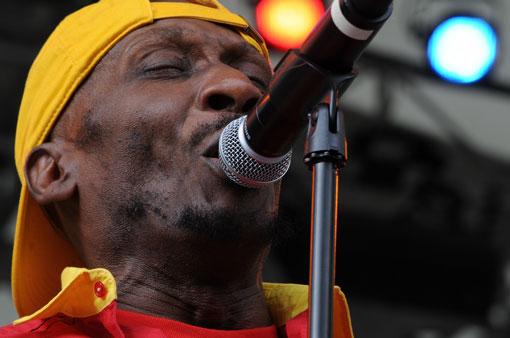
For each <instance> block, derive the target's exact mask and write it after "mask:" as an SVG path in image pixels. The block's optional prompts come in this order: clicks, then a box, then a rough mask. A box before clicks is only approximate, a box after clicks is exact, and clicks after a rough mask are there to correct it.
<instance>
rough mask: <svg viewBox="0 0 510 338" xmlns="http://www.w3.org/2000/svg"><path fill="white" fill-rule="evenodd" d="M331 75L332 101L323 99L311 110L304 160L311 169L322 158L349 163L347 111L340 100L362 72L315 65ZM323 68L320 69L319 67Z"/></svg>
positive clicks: (327, 75) (327, 74)
mask: <svg viewBox="0 0 510 338" xmlns="http://www.w3.org/2000/svg"><path fill="white" fill-rule="evenodd" d="M314 68H316V70H318V71H320V72H321V73H322V74H323V76H325V77H327V78H328V79H329V83H330V94H329V103H326V102H322V103H319V104H318V105H316V106H315V107H314V108H313V109H312V111H311V112H310V113H308V115H307V118H308V129H307V133H306V143H305V157H304V162H305V164H306V165H307V166H308V169H310V170H312V168H313V166H314V165H316V164H317V163H319V162H330V163H333V165H334V166H335V168H336V169H338V168H343V167H345V166H346V165H347V139H346V136H345V127H344V115H343V111H342V110H341V109H340V107H339V106H338V100H339V98H340V97H341V96H342V94H343V93H344V92H345V91H346V89H347V88H348V87H349V86H350V84H351V82H352V81H353V80H354V78H355V77H356V76H357V75H358V71H357V69H356V68H352V69H351V71H350V72H348V73H345V74H331V73H330V72H327V71H325V70H322V69H320V67H317V65H314ZM317 68H319V69H317Z"/></svg>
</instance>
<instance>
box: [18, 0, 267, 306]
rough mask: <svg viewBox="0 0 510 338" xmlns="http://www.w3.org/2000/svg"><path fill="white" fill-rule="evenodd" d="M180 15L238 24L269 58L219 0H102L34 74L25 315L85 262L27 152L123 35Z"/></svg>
mask: <svg viewBox="0 0 510 338" xmlns="http://www.w3.org/2000/svg"><path fill="white" fill-rule="evenodd" d="M172 17H181V18H193V19H200V20H206V21H212V22H216V23H221V24H225V25H230V26H233V27H235V28H236V29H237V31H238V32H239V34H240V35H241V36H242V37H243V38H244V39H245V40H246V41H247V42H248V43H250V44H251V45H253V46H254V47H255V48H257V50H258V51H259V52H260V53H261V54H262V55H264V56H265V57H266V58H267V59H268V52H267V48H266V46H265V44H264V42H263V40H262V38H260V36H259V35H258V34H257V33H256V32H255V31H254V30H253V29H251V27H250V26H249V25H248V23H247V22H246V21H245V20H244V19H243V18H242V17H240V16H238V15H235V14H232V13H231V12H229V11H228V10H227V9H226V8H225V7H223V6H222V5H221V4H220V3H218V2H217V1H216V0H189V3H165V2H154V3H151V2H149V0H101V1H99V2H98V3H95V4H93V5H90V6H87V7H84V8H82V9H81V10H79V11H77V12H75V13H73V14H71V15H69V16H68V17H66V18H65V19H64V20H63V21H62V22H61V23H60V24H59V25H58V27H57V28H56V29H55V31H54V32H53V33H52V34H51V36H50V37H49V38H48V40H47V41H46V43H45V44H44V46H43V48H42V49H41V51H40V52H39V55H38V56H37V58H36V59H35V61H34V63H33V65H32V68H31V69H30V72H29V74H28V79H27V82H26V85H25V92H24V94H23V100H22V102H21V107H20V112H19V117H18V125H17V130H16V147H15V160H16V168H17V170H18V174H19V177H20V179H21V183H22V187H21V196H20V202H19V209H18V219H17V224H16V235H15V241H14V252H13V263H12V294H13V299H14V305H15V306H16V309H17V311H18V314H19V315H20V316H26V315H29V314H31V313H33V312H35V311H37V310H38V309H39V308H40V307H42V306H44V305H45V304H46V303H47V302H48V301H49V300H51V299H52V298H53V297H54V296H55V295H56V294H57V293H58V292H59V290H60V273H61V272H62V270H63V269H64V268H65V267H67V266H78V267H79V266H83V264H82V263H81V261H80V258H79V257H78V255H77V253H76V251H75V250H74V249H73V248H72V246H71V245H70V244H69V242H68V241H67V240H66V239H65V237H64V236H63V235H62V234H59V233H57V232H56V231H55V230H54V229H53V227H52V226H51V225H50V223H49V221H48V220H47V218H46V215H45V213H44V212H43V210H42V208H41V207H40V206H39V204H38V203H37V202H36V201H35V200H34V199H33V198H32V197H31V195H30V193H29V192H28V189H27V186H26V182H25V177H24V173H23V171H24V164H25V160H26V157H27V155H28V154H29V153H30V151H31V150H32V149H33V148H34V147H36V146H38V145H40V144H41V143H43V142H44V140H45V139H46V138H47V137H48V135H49V133H50V131H51V129H52V128H53V125H54V124H55V122H56V120H57V119H58V116H59V115H60V113H61V112H62V110H63V109H64V107H65V106H66V104H67V103H68V101H69V99H70V98H71V96H72V95H73V93H74V92H75V91H76V89H77V88H78V86H79V85H80V83H81V82H82V81H83V80H84V79H85V78H86V77H87V76H88V75H89V74H90V72H91V71H92V70H93V69H94V67H95V65H96V64H97V63H98V62H99V60H101V58H102V57H103V56H104V55H105V54H106V53H107V52H108V51H109V50H110V49H111V48H112V47H113V46H114V45H115V44H116V43H117V42H118V41H119V40H120V39H122V38H123V37H124V36H126V35H127V34H129V33H130V32H131V31H133V30H135V29H137V28H139V27H141V26H144V25H147V24H150V23H152V22H153V21H154V20H157V19H163V18H172ZM268 60H269V59H268Z"/></svg>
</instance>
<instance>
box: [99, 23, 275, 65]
mask: <svg viewBox="0 0 510 338" xmlns="http://www.w3.org/2000/svg"><path fill="white" fill-rule="evenodd" d="M165 45H170V46H174V47H178V48H179V49H181V50H183V51H188V50H189V51H191V50H198V49H202V50H204V51H206V50H210V51H213V52H214V51H218V52H221V51H223V50H235V51H236V52H237V53H242V54H248V55H250V56H252V57H253V58H258V59H260V60H263V61H265V62H266V63H267V61H266V60H265V58H264V57H263V56H262V55H261V54H260V53H259V52H258V51H257V49H255V48H254V47H253V46H252V45H250V44H249V43H247V42H246V41H245V40H244V39H243V38H242V37H241V36H240V35H239V34H238V33H237V32H235V31H234V29H233V28H231V27H230V26H223V25H220V24H215V23H212V22H208V21H202V20H197V19H180V18H169V19H161V20H157V21H155V22H154V23H152V24H150V25H147V26H144V27H141V28H139V29H137V30H135V31H133V32H131V33H130V34H128V35H127V36H126V37H124V38H123V39H122V40H121V41H120V42H119V43H117V45H116V46H114V48H112V50H111V51H110V52H111V53H108V54H114V55H118V54H121V53H126V52H127V53H129V52H132V51H134V50H137V49H139V48H141V49H142V50H143V49H145V48H150V47H155V46H165Z"/></svg>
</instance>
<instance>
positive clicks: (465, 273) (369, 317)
mask: <svg viewBox="0 0 510 338" xmlns="http://www.w3.org/2000/svg"><path fill="white" fill-rule="evenodd" d="M240 2H241V1H240ZM415 2H416V6H419V5H420V4H421V3H422V2H420V1H415ZM436 2H439V1H436ZM88 3H90V1H85V0H73V1H65V2H62V1H56V0H55V1H29V0H23V1H21V0H20V1H17V2H10V3H5V4H3V5H2V11H1V13H0V18H1V20H0V48H1V53H0V60H1V62H0V68H1V74H2V76H1V77H0V99H1V102H2V110H3V111H2V120H1V123H0V201H1V202H2V203H0V235H1V236H0V267H1V269H0V286H2V287H3V289H2V290H3V291H2V292H3V294H2V295H3V296H2V297H3V298H0V324H7V323H8V322H9V321H11V320H13V319H14V318H15V315H14V314H13V312H12V311H13V310H12V307H11V306H10V305H9V304H8V303H9V302H10V300H9V299H8V298H6V297H7V296H5V295H8V293H9V290H8V286H9V282H10V259H11V250H12V236H13V235H12V234H13V225H14V222H15V212H16V206H17V198H18V194H19V183H18V178H17V174H16V171H15V167H14V161H13V158H14V155H13V149H14V132H15V125H16V116H17V110H18V107H19V103H20V101H21V96H22V91H23V86H24V81H25V79H26V75H27V73H28V69H29V66H30V64H31V62H32V61H33V59H34V57H35V55H36V53H37V51H38V50H39V48H40V47H41V46H42V43H43V42H44V40H45V38H46V37H47V36H48V35H49V34H50V33H51V31H52V30H53V28H54V27H55V25H56V24H57V23H58V21H59V20H61V19H62V18H63V17H64V16H65V15H66V14H68V13H70V12H72V11H73V10H75V9H77V8H79V7H82V6H83V5H86V4H88ZM224 3H225V4H226V5H227V7H231V6H228V2H227V1H225V2H224ZM255 3H256V1H244V6H245V7H249V6H250V5H253V4H255ZM491 3H492V2H491ZM493 3H496V2H495V1H494V2H493ZM328 4H329V2H328ZM328 4H327V5H328ZM397 4H398V3H397ZM238 6H240V5H238ZM409 6H410V5H409V4H408V7H409ZM507 8H508V7H507ZM234 10H235V9H234ZM398 14H399V13H397V12H395V13H394V15H398ZM507 14H509V13H507ZM246 17H247V18H250V15H249V14H247V15H246ZM416 24H417V23H416V22H414V24H413V25H414V26H413V27H410V28H409V29H410V30H411V29H414V30H416V31H417V32H418V33H420V30H419V29H418V28H416ZM504 32H505V31H503V32H501V33H504ZM415 33H416V32H415ZM421 33H422V34H424V32H423V31H421ZM376 39H377V38H376ZM507 41H508V39H507ZM279 55H280V54H279V53H278V52H275V53H274V54H273V56H274V58H275V60H277V58H278V56H279ZM500 56H501V57H503V56H504V55H500ZM411 61H413V60H411ZM411 61H410V60H409V59H406V58H403V57H392V56H388V54H385V53H381V52H380V50H378V49H370V50H368V51H367V52H366V53H365V55H364V56H363V57H362V58H361V60H360V61H359V63H358V66H359V68H360V70H361V74H362V75H360V77H362V76H364V74H365V73H366V74H368V75H367V78H366V79H368V80H365V81H371V82H373V83H375V84H376V90H375V97H376V98H375V101H376V102H377V104H376V105H375V108H373V109H367V108H366V107H365V106H363V105H362V104H357V102H356V99H350V100H348V99H347V98H346V103H345V105H344V111H345V124H346V128H347V136H348V141H349V163H348V166H347V167H346V168H345V169H342V170H341V171H340V196H339V197H340V198H339V216H338V220H339V225H338V246H337V267H336V276H337V284H339V285H341V287H342V289H343V290H344V292H345V293H346V294H347V296H348V300H349V302H350V306H351V315H352V321H353V327H354V332H355V335H356V337H358V338H367V337H380V338H385V337H388V338H389V337H391V338H393V337H395V338H404V337H409V338H418V337H420V338H425V337H427V338H435V337H438V338H441V337H451V338H482V337H496V338H499V337H510V328H509V327H510V324H509V323H510V292H509V290H510V250H509V246H510V226H509V220H510V217H509V213H510V170H509V169H510V161H509V160H508V157H507V156H505V155H504V154H503V153H501V152H499V153H498V152H486V151H483V150H481V149H480V147H476V138H473V139H471V138H472V137H474V136H476V135H471V134H470V133H462V130H460V131H459V128H458V127H459V126H458V124H457V125H456V124H455V123H453V122H452V119H451V118H450V117H448V109H455V108H450V106H448V109H444V108H442V107H443V103H442V102H440V101H438V99H436V98H434V97H431V96H430V95H425V93H426V90H424V91H423V92H421V91H420V90H417V91H414V92H413V91H409V92H407V93H406V94H405V95H406V97H407V98H409V99H410V100H412V101H413V102H414V107H415V108H414V109H415V110H419V111H422V114H426V115H428V116H429V117H430V118H431V119H433V120H435V121H436V123H437V124H438V126H439V127H438V129H441V130H442V132H441V135H442V137H438V136H437V135H436V134H434V133H430V132H427V131H426V130H423V129H420V128H413V127H412V126H409V125H406V124H404V123H399V122H398V120H396V119H393V118H392V116H394V114H395V110H396V109H398V104H397V103H395V97H394V95H392V93H391V91H390V90H389V89H388V88H389V87H390V86H391V87H393V86H394V85H395V84H397V86H398V87H400V88H402V87H403V88H405V87H413V86H415V87H417V88H418V87H419V86H420V85H421V84H422V83H426V84H427V85H429V86H433V87H435V88H438V87H439V88H440V89H441V88H444V91H448V90H452V89H451V88H450V87H451V85H449V84H446V83H443V82H442V81H441V80H437V79H435V77H434V75H433V74H432V73H431V72H430V70H429V69H428V67H427V66H426V65H422V64H420V63H417V62H411ZM414 61H416V60H414ZM275 64H276V62H275ZM506 80H507V82H506V84H505V81H502V80H501V79H499V78H497V77H493V78H490V79H489V80H486V81H482V83H480V84H478V85H475V86H470V87H469V88H465V89H464V88H463V89H453V90H454V91H456V93H457V95H460V96H461V97H462V95H466V96H470V95H480V96H481V97H483V96H484V95H486V96H487V97H488V100H500V101H501V102H504V103H503V104H502V105H503V106H506V107H508V106H507V104H508V102H509V100H508V97H509V96H508V94H509V93H510V91H509V90H508V88H509V86H508V83H509V81H508V78H506ZM353 90H358V89H356V87H355V86H353ZM459 91H462V92H460V94H459ZM432 96H433V95H432ZM505 100H506V101H505ZM505 102H506V103H505ZM490 107H492V106H490ZM490 107H489V108H488V109H490ZM509 110H510V109H509ZM506 112H507V113H508V112H509V111H508V110H507V111H506ZM494 113H502V112H501V111H499V112H494ZM490 114H491V111H490V110H489V111H488V112H487V111H486V112H485V115H484V119H491V115H490ZM495 123H496V122H495ZM460 129H462V128H460ZM489 130H490V129H489ZM481 132H483V131H482V130H481ZM303 142H304V141H303V140H302V141H300V142H298V143H297V145H296V147H295V149H294V164H293V166H292V169H291V171H290V172H289V174H288V176H287V177H286V178H285V179H284V183H283V193H282V203H281V210H282V214H283V215H285V216H286V217H287V218H288V219H289V220H291V221H292V223H293V224H294V226H293V229H294V230H293V234H291V237H290V238H289V239H288V240H286V241H284V242H282V243H280V244H279V245H278V246H277V247H276V248H275V249H274V250H273V252H272V254H271V257H270V260H269V262H268V265H267V267H266V270H265V279H266V280H268V281H280V282H294V283H308V262H309V257H308V255H309V252H308V250H309V241H310V239H309V235H310V230H309V220H310V211H309V209H310V192H311V173H310V172H309V171H307V170H306V168H305V167H304V165H302V163H301V162H302V160H301V158H302V154H303ZM473 144H475V146H473ZM482 148H483V147H482ZM502 148H504V147H502ZM4 299H5V300H4Z"/></svg>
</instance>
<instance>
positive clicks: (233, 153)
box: [219, 0, 393, 188]
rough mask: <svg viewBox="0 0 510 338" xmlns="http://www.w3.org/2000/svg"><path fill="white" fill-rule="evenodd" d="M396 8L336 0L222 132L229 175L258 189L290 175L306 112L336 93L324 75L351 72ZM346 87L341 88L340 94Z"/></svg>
mask: <svg viewBox="0 0 510 338" xmlns="http://www.w3.org/2000/svg"><path fill="white" fill-rule="evenodd" d="M392 9H393V6H392V0H334V1H333V3H332V4H331V7H330V8H329V9H328V10H327V12H326V13H325V14H324V16H323V17H322V18H321V20H320V21H319V23H318V24H317V25H316V26H315V28H314V29H313V30H312V32H311V33H310V35H309V36H308V37H307V38H306V40H305V41H304V43H303V44H302V46H301V47H300V48H299V49H292V50H289V51H288V52H287V53H286V54H285V56H284V57H283V58H282V60H281V61H280V62H279V63H278V65H277V66H276V68H275V73H274V76H273V78H272V80H271V82H270V84H269V89H268V91H267V93H266V94H264V95H263V96H262V97H261V98H260V99H259V101H258V102H257V104H256V106H255V107H254V109H253V110H252V111H251V112H250V113H249V114H248V115H247V116H243V117H241V118H239V119H237V120H235V121H232V122H231V123H230V124H229V125H227V126H226V127H225V129H224V130H223V132H222V134H221V136H220V142H219V158H220V162H221V166H222V168H223V171H224V172H225V174H226V175H227V177H229V178H230V179H231V180H232V181H234V182H236V183H238V184H239V185H242V186H244V187H250V188H253V187H260V186H263V185H267V184H270V183H272V182H276V181H278V180H279V179H281V178H282V177H283V176H284V175H285V173H286V172H287V170H288V168H289V166H290V161H291V155H292V150H291V148H292V144H293V143H294V141H295V140H296V138H297V137H298V136H299V134H300V133H301V132H302V131H303V130H304V129H305V127H306V126H307V124H308V119H307V114H308V113H309V112H310V110H311V109H312V108H313V107H314V106H316V105H317V104H318V103H319V102H321V101H322V100H323V99H324V97H325V96H326V95H327V94H328V93H329V92H330V91H331V81H330V80H329V78H328V77H325V76H324V74H325V73H327V74H331V75H332V76H334V75H335V74H337V75H339V74H346V73H351V72H352V71H353V65H354V63H355V62H356V60H357V59H358V58H359V56H360V55H361V54H362V53H363V51H364V50H365V48H366V47H367V45H368V43H369V42H370V41H371V40H372V39H373V38H374V36H375V35H376V33H377V32H378V31H379V29H380V28H381V27H382V25H383V24H384V22H385V21H386V20H387V19H388V17H389V16H390V15H391V12H392ZM310 66H311V67H310ZM347 86H348V85H347ZM347 86H343V87H342V88H340V89H339V90H338V97H340V96H341V95H342V94H343V92H345V90H346V89H347Z"/></svg>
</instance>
